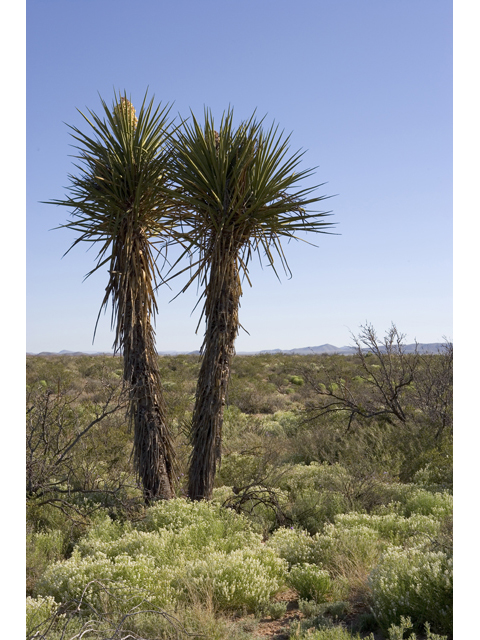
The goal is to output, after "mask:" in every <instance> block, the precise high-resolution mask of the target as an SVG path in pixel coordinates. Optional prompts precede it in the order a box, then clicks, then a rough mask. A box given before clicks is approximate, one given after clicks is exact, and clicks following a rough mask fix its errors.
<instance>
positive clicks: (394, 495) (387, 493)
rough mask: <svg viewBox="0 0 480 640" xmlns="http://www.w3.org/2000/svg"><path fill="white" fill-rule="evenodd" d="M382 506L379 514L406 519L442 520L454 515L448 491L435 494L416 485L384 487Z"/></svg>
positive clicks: (399, 484)
mask: <svg viewBox="0 0 480 640" xmlns="http://www.w3.org/2000/svg"><path fill="white" fill-rule="evenodd" d="M383 494H384V496H383V501H384V503H385V504H386V505H387V506H385V504H384V505H382V506H380V507H379V508H378V509H377V512H378V513H379V514H383V513H397V514H398V515H403V516H405V517H407V518H408V517H410V516H411V515H412V514H414V513H416V514H420V515H425V516H435V517H436V518H442V517H445V516H450V515H452V513H453V496H452V494H451V493H449V492H448V491H442V492H433V491H428V490H427V489H423V488H421V487H418V486H417V485H415V484H402V483H391V484H388V485H387V484H385V485H384V486H383Z"/></svg>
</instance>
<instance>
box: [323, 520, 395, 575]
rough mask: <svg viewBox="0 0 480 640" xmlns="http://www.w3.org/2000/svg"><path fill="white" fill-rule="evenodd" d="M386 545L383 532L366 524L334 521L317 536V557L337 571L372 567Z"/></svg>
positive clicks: (326, 565) (342, 571) (369, 568)
mask: <svg viewBox="0 0 480 640" xmlns="http://www.w3.org/2000/svg"><path fill="white" fill-rule="evenodd" d="M384 546H385V543H382V541H381V538H380V534H379V532H378V531H375V530H374V529H372V528H371V527H369V526H366V525H364V524H355V525H353V526H351V527H342V526H341V524H338V525H337V524H330V525H327V526H326V527H325V529H324V533H322V534H317V535H316V536H315V552H316V556H317V559H318V560H317V561H318V562H321V563H322V564H323V565H324V566H325V567H327V568H328V569H330V570H332V571H334V572H335V573H338V572H339V573H345V572H346V571H347V570H348V569H349V568H350V567H361V568H362V569H363V570H366V571H370V570H371V569H372V568H373V567H374V566H375V564H376V562H377V560H378V558H379V557H380V554H381V552H382V550H383V548H384Z"/></svg>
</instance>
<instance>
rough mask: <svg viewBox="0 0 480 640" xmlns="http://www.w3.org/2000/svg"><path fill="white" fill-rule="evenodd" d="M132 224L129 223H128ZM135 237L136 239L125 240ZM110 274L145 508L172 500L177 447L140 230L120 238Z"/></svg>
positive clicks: (145, 244)
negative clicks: (169, 421)
mask: <svg viewBox="0 0 480 640" xmlns="http://www.w3.org/2000/svg"><path fill="white" fill-rule="evenodd" d="M127 221H128V219H127ZM129 238H133V240H132V241H127V240H128V239H129ZM118 244H119V245H120V246H119V248H118V250H117V251H116V252H115V256H116V262H115V263H114V264H113V266H112V270H111V288H112V290H114V291H115V299H116V301H117V304H118V312H117V316H118V325H117V340H116V344H118V345H119V346H121V348H122V349H123V361H124V373H123V376H124V380H125V382H126V383H127V385H128V388H129V394H130V398H129V399H130V403H129V405H130V406H129V416H130V419H131V421H132V425H133V430H134V446H133V451H134V462H135V468H136V471H137V474H138V476H139V479H140V480H141V482H142V485H143V494H144V499H145V502H146V503H147V504H149V503H150V502H151V501H152V500H154V499H157V498H161V499H166V500H168V499H170V498H172V497H174V491H173V485H174V474H175V471H174V465H175V455H174V453H175V452H174V447H173V443H172V440H171V437H170V433H169V430H168V426H167V419H166V405H165V400H164V398H163V393H162V386H161V380H160V373H159V370H158V365H157V353H156V350H155V333H154V330H153V327H152V324H151V314H152V308H153V306H154V304H155V303H154V300H153V297H152V286H151V277H150V274H149V268H148V260H147V257H148V256H149V246H148V240H147V238H146V237H145V234H144V233H143V232H141V230H140V231H137V232H136V233H134V232H132V233H130V234H127V233H125V235H124V236H123V238H122V236H120V238H119V242H118Z"/></svg>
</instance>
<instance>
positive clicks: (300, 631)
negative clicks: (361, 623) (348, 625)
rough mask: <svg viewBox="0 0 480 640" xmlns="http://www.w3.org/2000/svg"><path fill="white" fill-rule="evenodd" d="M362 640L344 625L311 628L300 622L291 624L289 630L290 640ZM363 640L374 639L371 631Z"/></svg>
mask: <svg viewBox="0 0 480 640" xmlns="http://www.w3.org/2000/svg"><path fill="white" fill-rule="evenodd" d="M293 639H298V640H304V639H305V640H307V639H308V640H362V637H361V636H360V634H358V633H356V634H355V635H353V634H352V633H350V632H349V631H347V629H345V628H344V627H342V626H340V625H337V626H326V627H324V628H322V629H313V627H311V626H310V625H308V624H307V625H302V624H301V621H300V623H297V624H293V625H292V630H291V632H290V640H293ZM363 640H375V638H374V636H373V633H371V634H370V635H369V636H368V637H366V638H363Z"/></svg>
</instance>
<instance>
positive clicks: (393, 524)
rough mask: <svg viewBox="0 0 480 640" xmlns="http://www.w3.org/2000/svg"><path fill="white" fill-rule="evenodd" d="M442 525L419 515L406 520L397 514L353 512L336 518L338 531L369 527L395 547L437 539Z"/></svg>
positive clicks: (432, 518)
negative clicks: (410, 542) (409, 542)
mask: <svg viewBox="0 0 480 640" xmlns="http://www.w3.org/2000/svg"><path fill="white" fill-rule="evenodd" d="M441 524H442V523H441V521H440V520H439V519H437V518H434V517H433V516H426V515H418V514H413V515H411V516H410V517H409V518H406V517H405V516H401V515H398V514H397V513H389V514H385V515H371V514H366V513H355V512H352V513H345V514H340V515H338V516H336V518H335V527H336V528H338V529H340V528H341V529H352V528H356V527H368V528H369V529H372V530H373V531H376V532H377V533H378V534H379V536H380V537H381V538H382V540H385V541H387V542H389V543H390V544H395V545H403V544H405V543H406V542H407V541H409V540H411V541H413V542H414V543H418V542H425V541H426V540H429V539H431V538H432V537H436V536H437V535H438V533H439V531H440V527H441Z"/></svg>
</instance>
